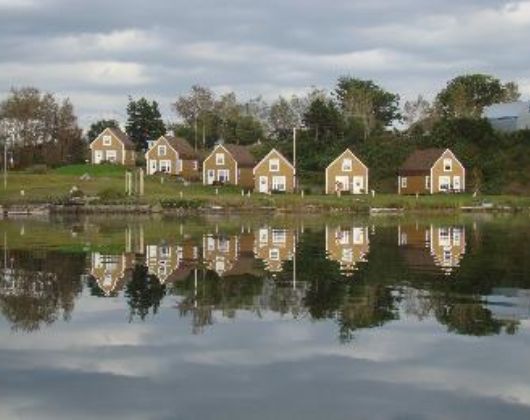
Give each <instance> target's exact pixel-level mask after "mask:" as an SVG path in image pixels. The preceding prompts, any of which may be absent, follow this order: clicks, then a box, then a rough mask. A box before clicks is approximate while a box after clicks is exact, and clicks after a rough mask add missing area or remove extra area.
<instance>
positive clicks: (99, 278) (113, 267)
mask: <svg viewBox="0 0 530 420" xmlns="http://www.w3.org/2000/svg"><path fill="white" fill-rule="evenodd" d="M143 248H144V232H143V228H142V226H132V227H131V226H128V227H127V228H126V229H125V252H123V253H121V254H110V253H108V254H107V253H102V252H93V253H92V255H91V261H90V273H89V274H90V275H91V276H92V277H93V278H94V279H95V280H96V283H97V285H98V287H99V289H101V291H102V292H103V294H104V295H105V296H115V295H116V294H117V293H118V292H119V291H120V290H121V289H122V288H123V286H124V285H125V283H127V281H129V280H130V279H131V277H132V273H133V271H134V267H135V265H136V261H137V257H138V255H142V254H143V252H144V251H143Z"/></svg>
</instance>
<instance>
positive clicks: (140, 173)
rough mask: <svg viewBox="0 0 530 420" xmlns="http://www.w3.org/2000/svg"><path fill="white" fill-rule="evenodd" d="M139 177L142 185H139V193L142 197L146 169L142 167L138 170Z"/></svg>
mask: <svg viewBox="0 0 530 420" xmlns="http://www.w3.org/2000/svg"><path fill="white" fill-rule="evenodd" d="M138 174H139V177H140V180H139V181H140V185H139V187H140V188H139V191H138V192H139V195H140V197H142V196H143V195H144V169H143V168H140V171H138Z"/></svg>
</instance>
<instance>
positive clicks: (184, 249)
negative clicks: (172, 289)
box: [145, 240, 199, 284]
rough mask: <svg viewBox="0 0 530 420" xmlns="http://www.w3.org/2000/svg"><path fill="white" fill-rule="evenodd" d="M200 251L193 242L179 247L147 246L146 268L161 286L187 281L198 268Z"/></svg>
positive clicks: (165, 245) (187, 242)
mask: <svg viewBox="0 0 530 420" xmlns="http://www.w3.org/2000/svg"><path fill="white" fill-rule="evenodd" d="M198 254H199V249H198V247H197V246H195V245H194V244H193V242H191V241H189V240H188V241H185V242H183V243H182V244H178V245H167V244H160V245H147V247H146V261H145V262H146V266H147V269H148V272H149V274H152V275H154V276H156V277H157V278H158V281H159V282H160V283H161V284H166V283H172V282H175V281H178V280H185V279H186V278H187V277H188V275H189V274H190V273H191V271H192V270H193V269H194V268H196V265H197V260H198Z"/></svg>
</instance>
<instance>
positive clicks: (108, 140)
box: [103, 134, 112, 146]
mask: <svg viewBox="0 0 530 420" xmlns="http://www.w3.org/2000/svg"><path fill="white" fill-rule="evenodd" d="M111 144H112V137H111V136H110V135H108V134H105V135H104V136H103V146H110V145H111Z"/></svg>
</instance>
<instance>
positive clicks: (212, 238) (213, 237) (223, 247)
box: [202, 234, 239, 276]
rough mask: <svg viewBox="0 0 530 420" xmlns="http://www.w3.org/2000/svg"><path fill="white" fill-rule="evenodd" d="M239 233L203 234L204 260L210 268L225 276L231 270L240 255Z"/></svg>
mask: <svg viewBox="0 0 530 420" xmlns="http://www.w3.org/2000/svg"><path fill="white" fill-rule="evenodd" d="M238 249H239V243H238V237H237V235H232V236H228V235H223V234H207V235H204V236H203V244H202V250H203V251H202V252H203V260H204V264H205V266H206V268H207V269H208V270H212V271H215V272H216V273H217V274H218V275H219V276H223V275H224V274H225V273H226V272H228V271H230V270H231V269H232V268H233V267H234V265H235V263H236V261H237V257H238Z"/></svg>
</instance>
